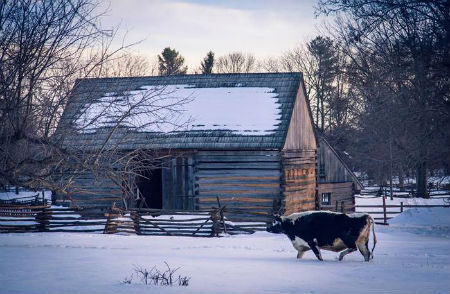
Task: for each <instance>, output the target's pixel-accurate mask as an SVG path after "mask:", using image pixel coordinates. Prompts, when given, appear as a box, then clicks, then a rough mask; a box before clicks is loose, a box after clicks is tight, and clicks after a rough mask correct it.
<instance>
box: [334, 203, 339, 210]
mask: <svg viewBox="0 0 450 294" xmlns="http://www.w3.org/2000/svg"><path fill="white" fill-rule="evenodd" d="M338 205H339V201H337V200H336V209H335V211H336V212H338Z"/></svg>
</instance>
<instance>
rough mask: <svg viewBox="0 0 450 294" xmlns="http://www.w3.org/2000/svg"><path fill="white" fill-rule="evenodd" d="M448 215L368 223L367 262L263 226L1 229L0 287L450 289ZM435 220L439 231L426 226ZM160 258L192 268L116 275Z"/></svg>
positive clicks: (422, 213) (413, 214)
mask: <svg viewBox="0 0 450 294" xmlns="http://www.w3.org/2000/svg"><path fill="white" fill-rule="evenodd" d="M430 215H431V216H430ZM402 218H403V219H402ZM449 218H450V209H448V208H437V209H430V208H426V209H416V210H411V211H410V212H408V213H407V212H405V213H404V214H402V215H400V216H398V220H397V221H395V220H396V219H395V218H394V219H393V220H391V222H392V225H391V226H388V227H385V226H377V238H378V244H377V247H376V249H375V258H374V259H373V260H372V261H371V262H369V263H367V262H364V261H363V257H362V256H361V255H360V254H359V253H358V252H355V253H353V254H350V255H348V256H346V257H345V259H344V261H342V262H339V261H337V259H336V257H337V253H333V252H329V251H322V253H323V255H324V259H325V261H324V262H319V261H317V260H316V258H315V256H314V254H313V253H311V252H307V253H306V254H305V256H304V258H303V259H302V260H297V259H296V258H295V256H296V252H295V251H294V249H293V247H292V245H291V244H290V242H289V240H288V239H287V238H286V237H285V236H283V235H275V234H269V233H266V232H260V233H256V234H254V235H239V236H233V237H229V236H227V237H223V238H190V237H150V236H123V235H102V234H79V233H28V234H4V235H0V260H1V261H2V262H1V263H0V285H1V287H0V292H1V293H144V292H145V293H174V292H177V293H449V289H450V277H449V272H450V242H449ZM418 219H419V220H421V221H417V220H418ZM412 220H414V221H412ZM430 220H433V221H430ZM394 223H396V224H395V225H394ZM411 225H413V226H414V230H410V228H411ZM436 225H438V226H439V227H440V230H439V234H435V233H433V232H434V231H433V230H430V228H431V229H432V228H433V227H435V226H436ZM421 227H422V228H423V229H421ZM408 228H409V229H408ZM425 228H428V229H425ZM370 246H371V243H370ZM164 261H166V262H168V264H169V265H170V266H172V267H181V268H180V269H179V270H178V272H177V273H178V274H181V275H186V276H189V277H191V280H190V285H189V286H188V287H180V286H172V287H164V286H148V285H143V284H141V283H140V282H139V281H137V280H134V281H133V282H132V284H123V283H122V281H123V280H124V279H125V278H126V277H129V276H130V275H131V274H132V273H133V266H141V267H145V268H148V269H150V268H152V267H153V266H157V267H158V268H160V269H164Z"/></svg>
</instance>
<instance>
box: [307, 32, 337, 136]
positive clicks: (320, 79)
mask: <svg viewBox="0 0 450 294" xmlns="http://www.w3.org/2000/svg"><path fill="white" fill-rule="evenodd" d="M307 48H308V51H309V53H310V54H311V55H312V57H313V62H314V65H315V66H314V69H315V70H314V71H315V72H314V83H313V89H314V92H315V98H316V124H317V126H318V127H319V129H320V130H321V131H322V133H323V132H324V131H325V118H326V115H327V109H326V106H325V103H328V104H329V103H330V102H331V101H330V100H331V96H332V95H333V92H334V89H333V82H334V80H335V78H336V67H337V65H338V60H337V55H336V50H335V46H334V43H333V41H332V40H331V39H330V38H328V37H322V36H318V37H316V38H314V39H313V40H312V41H311V42H309V44H308V45H307ZM330 123H331V122H330Z"/></svg>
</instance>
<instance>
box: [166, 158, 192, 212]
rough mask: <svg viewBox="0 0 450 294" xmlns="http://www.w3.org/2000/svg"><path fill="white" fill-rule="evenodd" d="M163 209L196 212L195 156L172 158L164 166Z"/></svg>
mask: <svg viewBox="0 0 450 294" xmlns="http://www.w3.org/2000/svg"><path fill="white" fill-rule="evenodd" d="M162 194H163V195H162V197H163V199H162V200H163V202H162V207H163V209H175V210H194V161H193V154H186V155H181V156H178V157H174V158H171V159H169V160H167V161H165V162H164V163H163V166H162Z"/></svg>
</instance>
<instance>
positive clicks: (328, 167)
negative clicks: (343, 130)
mask: <svg viewBox="0 0 450 294" xmlns="http://www.w3.org/2000/svg"><path fill="white" fill-rule="evenodd" d="M319 143H320V144H319V146H318V155H319V156H318V157H319V158H318V167H317V168H318V171H319V173H318V181H319V183H342V182H353V183H355V188H356V189H357V190H361V189H362V185H361V183H360V182H359V181H358V179H357V178H356V177H355V175H354V174H353V173H352V172H351V171H350V169H349V168H348V167H347V166H346V165H345V163H344V162H343V161H342V159H341V158H340V157H339V155H338V154H337V153H336V151H335V150H333V148H332V147H331V146H330V145H329V144H328V142H327V141H326V140H325V139H324V138H320V139H319Z"/></svg>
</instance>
